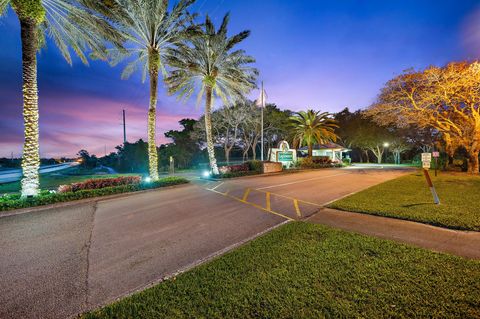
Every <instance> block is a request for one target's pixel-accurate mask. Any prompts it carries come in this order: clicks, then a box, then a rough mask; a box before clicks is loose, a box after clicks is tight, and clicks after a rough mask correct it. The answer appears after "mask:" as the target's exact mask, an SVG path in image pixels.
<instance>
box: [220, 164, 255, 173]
mask: <svg viewBox="0 0 480 319" xmlns="http://www.w3.org/2000/svg"><path fill="white" fill-rule="evenodd" d="M218 170H219V172H220V174H228V173H236V172H248V171H249V170H250V167H249V166H248V164H247V163H243V164H239V165H228V166H221V167H219V169H218Z"/></svg>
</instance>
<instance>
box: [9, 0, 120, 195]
mask: <svg viewBox="0 0 480 319" xmlns="http://www.w3.org/2000/svg"><path fill="white" fill-rule="evenodd" d="M8 7H11V8H12V9H13V11H15V13H16V14H17V17H18V20H19V22H20V36H21V41H22V80H23V89H22V90H23V120H24V126H25V132H24V134H25V141H24V145H23V159H22V170H23V178H22V182H21V184H22V196H24V197H25V196H35V195H37V194H38V192H39V176H38V169H39V167H40V155H39V145H38V135H39V128H38V117H39V112H38V88H37V51H38V50H39V49H40V48H41V47H42V46H43V45H45V43H46V42H45V34H47V35H49V36H50V37H51V38H52V39H53V41H54V42H55V44H56V45H57V47H58V48H59V49H60V51H61V53H62V55H63V57H64V58H65V59H66V60H67V62H68V63H69V64H72V59H71V56H70V52H69V48H72V50H73V51H74V52H75V53H76V54H77V55H78V57H79V58H80V59H81V60H82V62H83V63H85V64H87V58H86V55H85V51H86V50H87V49H88V48H90V49H92V50H94V51H95V52H97V51H98V52H103V51H104V50H105V48H104V44H103V43H104V42H105V39H108V40H111V41H114V42H115V43H117V44H118V43H119V38H117V37H116V35H117V33H116V32H115V31H114V30H113V29H112V28H111V27H110V26H109V25H108V23H106V22H105V21H104V20H102V19H100V18H99V17H98V16H97V15H95V14H93V13H92V12H91V11H90V10H88V9H87V8H86V7H85V6H83V4H82V3H81V2H80V1H75V0H70V1H69V0H0V16H2V15H4V14H5V13H6V11H7V9H8ZM99 54H100V53H99Z"/></svg>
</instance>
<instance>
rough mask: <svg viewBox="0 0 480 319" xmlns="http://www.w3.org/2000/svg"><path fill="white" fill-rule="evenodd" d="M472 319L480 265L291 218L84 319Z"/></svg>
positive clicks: (478, 304) (478, 299)
mask: <svg viewBox="0 0 480 319" xmlns="http://www.w3.org/2000/svg"><path fill="white" fill-rule="evenodd" d="M325 317H327V318H339V317H347V318H354V317H363V318H386V317H396V318H413V317H416V318H418V317H424V318H425V317H430V318H431V317H443V318H454V317H455V318H478V317H480V262H479V261H472V260H466V259H462V258H460V257H455V256H450V255H446V254H439V253H433V252H430V251H426V250H423V249H419V248H413V247H409V246H406V245H402V244H397V243H394V242H391V241H385V240H380V239H376V238H372V237H366V236H361V235H356V234H352V233H347V232H344V231H340V230H334V229H332V228H327V227H325V226H320V225H313V224H307V223H303V222H294V223H290V224H287V225H285V226H282V227H281V228H279V229H277V230H275V231H273V232H271V233H269V234H267V235H265V236H263V237H261V238H259V239H257V240H254V241H253V242H251V243H249V244H247V245H245V246H243V247H241V248H239V249H237V250H235V251H233V252H232V253H229V254H227V255H225V256H223V257H220V258H217V259H215V260H213V261H212V262H210V263H207V264H205V265H202V266H200V267H197V268H195V269H193V270H192V271H189V272H187V273H185V274H182V275H179V276H178V277H177V278H175V279H170V280H168V281H166V282H163V283H161V284H159V285H157V286H155V287H153V288H150V289H147V290H145V291H143V292H141V293H137V294H135V295H133V296H131V297H128V298H125V299H123V300H121V301H119V302H116V303H114V304H112V305H110V306H107V307H105V308H103V309H101V310H98V311H96V312H93V313H89V314H86V315H85V316H84V318H325Z"/></svg>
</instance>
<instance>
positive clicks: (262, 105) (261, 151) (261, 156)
mask: <svg viewBox="0 0 480 319" xmlns="http://www.w3.org/2000/svg"><path fill="white" fill-rule="evenodd" d="M260 94H261V96H262V104H261V108H262V133H261V136H260V139H261V147H262V149H261V150H260V158H261V160H262V161H263V108H264V107H265V105H264V100H263V81H262V92H261V93H260Z"/></svg>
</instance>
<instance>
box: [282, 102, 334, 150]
mask: <svg viewBox="0 0 480 319" xmlns="http://www.w3.org/2000/svg"><path fill="white" fill-rule="evenodd" d="M290 124H291V127H292V131H291V132H292V135H293V145H294V146H295V147H297V146H302V145H305V144H306V145H307V147H308V158H310V159H311V158H312V155H313V145H314V144H315V143H318V144H324V143H328V142H332V141H333V142H334V141H336V140H337V138H338V136H337V135H336V134H335V128H337V127H338V125H337V124H336V121H335V120H334V119H332V117H331V114H329V113H327V112H323V113H321V112H320V111H314V110H308V111H306V112H305V111H300V112H296V113H295V115H294V116H291V117H290Z"/></svg>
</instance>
